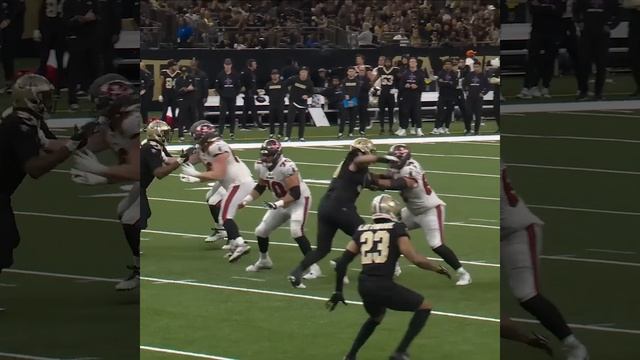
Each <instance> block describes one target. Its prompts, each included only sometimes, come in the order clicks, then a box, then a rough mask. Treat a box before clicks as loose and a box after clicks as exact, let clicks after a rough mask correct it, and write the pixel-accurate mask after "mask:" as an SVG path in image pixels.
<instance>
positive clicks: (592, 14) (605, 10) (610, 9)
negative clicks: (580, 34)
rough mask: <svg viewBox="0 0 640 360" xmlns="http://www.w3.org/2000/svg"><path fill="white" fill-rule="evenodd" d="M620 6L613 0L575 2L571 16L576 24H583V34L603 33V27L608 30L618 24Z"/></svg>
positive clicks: (577, 0)
mask: <svg viewBox="0 0 640 360" xmlns="http://www.w3.org/2000/svg"><path fill="white" fill-rule="evenodd" d="M619 11H620V4H619V3H618V1H615V0H602V1H595V0H576V3H575V4H574V5H573V15H574V18H575V20H576V22H577V23H584V32H585V33H593V32H601V31H603V29H604V27H605V26H608V27H609V29H610V30H613V29H615V28H616V27H617V26H618V25H619V24H620V17H619V14H618V12H619Z"/></svg>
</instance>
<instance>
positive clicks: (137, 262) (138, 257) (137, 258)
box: [133, 256, 140, 268]
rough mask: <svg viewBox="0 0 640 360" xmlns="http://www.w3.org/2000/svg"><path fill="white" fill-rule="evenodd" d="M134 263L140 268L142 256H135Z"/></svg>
mask: <svg viewBox="0 0 640 360" xmlns="http://www.w3.org/2000/svg"><path fill="white" fill-rule="evenodd" d="M133 265H134V266H135V267H137V268H140V256H134V257H133Z"/></svg>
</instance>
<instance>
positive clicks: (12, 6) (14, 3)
mask: <svg viewBox="0 0 640 360" xmlns="http://www.w3.org/2000/svg"><path fill="white" fill-rule="evenodd" d="M17 14H18V0H0V21H3V20H14V19H15V18H16V16H17Z"/></svg>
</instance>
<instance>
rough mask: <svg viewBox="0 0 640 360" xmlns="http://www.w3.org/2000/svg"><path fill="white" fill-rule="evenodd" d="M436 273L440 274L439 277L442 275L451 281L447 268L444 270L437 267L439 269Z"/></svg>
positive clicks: (442, 267) (441, 267)
mask: <svg viewBox="0 0 640 360" xmlns="http://www.w3.org/2000/svg"><path fill="white" fill-rule="evenodd" d="M436 272H437V273H438V274H440V275H444V276H446V277H448V278H449V280H451V274H449V270H447V268H445V267H444V266H442V265H439V268H438V270H436Z"/></svg>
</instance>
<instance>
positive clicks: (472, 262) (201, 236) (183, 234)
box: [142, 230, 500, 267]
mask: <svg viewBox="0 0 640 360" xmlns="http://www.w3.org/2000/svg"><path fill="white" fill-rule="evenodd" d="M142 231H143V232H146V233H151V234H161V235H173V236H183V237H193V238H198V239H204V238H205V237H206V236H207V235H204V234H189V233H179V232H173V231H160V230H142ZM240 232H241V233H243V234H253V231H240ZM244 241H247V242H252V243H257V242H258V240H255V239H244ZM269 244H270V245H280V246H293V247H298V244H294V243H293V242H291V243H283V242H277V241H269ZM331 250H333V251H344V248H331ZM427 259H429V260H432V261H444V260H442V259H441V258H431V257H428V258H427ZM460 262H461V263H462V264H467V265H479V266H489V267H500V264H491V263H487V262H484V261H464V260H460Z"/></svg>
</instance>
